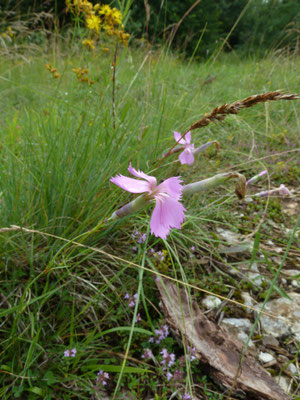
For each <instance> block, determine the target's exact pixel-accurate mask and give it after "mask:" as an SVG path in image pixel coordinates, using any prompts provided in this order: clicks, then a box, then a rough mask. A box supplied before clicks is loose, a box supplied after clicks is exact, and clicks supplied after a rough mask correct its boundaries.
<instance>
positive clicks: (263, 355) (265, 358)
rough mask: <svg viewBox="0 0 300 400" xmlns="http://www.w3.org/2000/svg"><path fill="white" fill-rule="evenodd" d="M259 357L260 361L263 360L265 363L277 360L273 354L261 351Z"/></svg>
mask: <svg viewBox="0 0 300 400" xmlns="http://www.w3.org/2000/svg"><path fill="white" fill-rule="evenodd" d="M258 359H259V361H261V362H263V363H265V364H266V363H269V362H271V361H273V360H275V358H274V357H273V356H272V354H270V353H263V352H261V353H259V355H258Z"/></svg>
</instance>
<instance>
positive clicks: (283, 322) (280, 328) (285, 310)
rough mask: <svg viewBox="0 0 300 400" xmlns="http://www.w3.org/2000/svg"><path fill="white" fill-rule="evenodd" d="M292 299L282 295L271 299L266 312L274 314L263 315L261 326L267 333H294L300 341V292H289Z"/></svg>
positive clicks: (276, 334)
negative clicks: (270, 315)
mask: <svg viewBox="0 0 300 400" xmlns="http://www.w3.org/2000/svg"><path fill="white" fill-rule="evenodd" d="M287 294H288V296H289V297H290V298H291V299H292V301H290V300H288V299H286V298H284V297H281V298H280V299H275V300H271V301H269V302H268V303H267V304H266V306H265V308H264V312H266V313H270V314H272V315H274V318H273V317H269V316H268V315H265V314H262V315H261V319H260V321H261V326H262V329H263V331H264V332H265V333H267V334H268V335H273V336H275V337H279V336H282V335H289V334H294V335H295V337H296V339H297V340H299V341H300V294H299V293H294V292H291V293H287Z"/></svg>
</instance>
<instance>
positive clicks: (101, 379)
mask: <svg viewBox="0 0 300 400" xmlns="http://www.w3.org/2000/svg"><path fill="white" fill-rule="evenodd" d="M107 379H109V374H108V373H107V372H104V371H102V370H101V369H100V371H99V372H98V374H97V379H96V380H97V383H98V385H102V386H105V385H107Z"/></svg>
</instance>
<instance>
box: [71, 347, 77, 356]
mask: <svg viewBox="0 0 300 400" xmlns="http://www.w3.org/2000/svg"><path fill="white" fill-rule="evenodd" d="M76 353H77V350H76V349H75V348H74V349H71V352H70V357H75V356H76Z"/></svg>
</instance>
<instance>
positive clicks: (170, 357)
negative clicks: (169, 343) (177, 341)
mask: <svg viewBox="0 0 300 400" xmlns="http://www.w3.org/2000/svg"><path fill="white" fill-rule="evenodd" d="M160 354H161V355H162V357H163V359H162V361H161V365H163V366H164V367H165V368H167V367H169V368H170V367H172V365H173V364H174V363H175V354H174V353H168V350H167V349H162V351H161V352H160Z"/></svg>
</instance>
